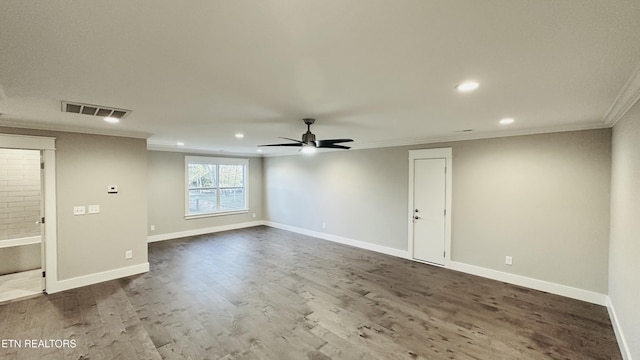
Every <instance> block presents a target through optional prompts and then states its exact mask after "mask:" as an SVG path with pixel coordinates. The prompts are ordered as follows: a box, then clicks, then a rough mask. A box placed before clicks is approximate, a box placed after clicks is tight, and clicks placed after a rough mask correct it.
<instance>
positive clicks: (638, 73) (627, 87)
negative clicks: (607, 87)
mask: <svg viewBox="0 0 640 360" xmlns="http://www.w3.org/2000/svg"><path fill="white" fill-rule="evenodd" d="M639 99H640V65H639V66H638V67H637V68H636V69H635V70H634V71H633V73H632V74H631V77H630V78H629V80H627V83H626V84H624V86H623V87H622V90H621V91H620V93H619V94H618V96H617V97H616V99H615V100H614V101H613V104H611V107H610V108H609V110H608V111H607V113H606V114H605V116H604V118H603V119H602V121H603V122H604V123H605V124H606V125H607V126H608V127H613V126H614V125H615V124H616V123H618V121H620V119H622V117H623V116H624V114H626V113H627V111H629V109H631V107H632V106H633V105H634V104H635V103H636V102H637V101H638V100H639Z"/></svg>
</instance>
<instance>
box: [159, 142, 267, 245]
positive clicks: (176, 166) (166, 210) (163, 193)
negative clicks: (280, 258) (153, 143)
mask: <svg viewBox="0 0 640 360" xmlns="http://www.w3.org/2000/svg"><path fill="white" fill-rule="evenodd" d="M186 155H198V156H209V155H202V154H185V153H176V152H166V151H149V152H148V169H149V183H148V195H149V225H155V227H156V230H155V231H151V230H148V232H147V233H148V235H162V234H170V233H176V232H182V231H188V230H196V229H204V228H210V227H215V226H222V225H230V224H237V223H243V222H250V221H255V220H262V219H263V217H262V212H263V211H262V158H258V157H253V158H249V212H248V213H246V214H236V215H221V216H212V217H205V218H198V219H189V220H186V219H185V218H184V214H185V209H184V196H185V191H184V179H185V174H184V157H185V156H186ZM210 156H214V157H220V156H218V155H210ZM254 213H255V214H256V217H255V218H253V217H252V215H253V214H254Z"/></svg>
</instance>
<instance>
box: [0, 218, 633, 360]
mask: <svg viewBox="0 0 640 360" xmlns="http://www.w3.org/2000/svg"><path fill="white" fill-rule="evenodd" d="M149 262H150V265H151V271H150V272H149V273H146V274H141V275H138V276H133V277H128V278H124V279H120V280H117V281H109V282H105V283H101V284H96V285H91V286H86V287H82V288H79V289H74V290H70V291H65V292H63V293H59V294H53V295H42V296H39V297H36V298H31V299H27V300H23V301H18V302H12V303H6V304H2V305H0V324H1V326H0V338H1V339H14V338H17V339H51V338H53V339H57V338H59V339H67V340H71V339H73V340H75V341H76V343H77V346H76V347H75V348H64V349H55V348H47V349H24V348H22V349H16V348H4V349H0V358H2V359H161V358H162V359H222V360H256V359H277V360H282V359H311V360H327V359H341V360H342V359H346V360H351V359H353V360H356V359H358V360H360V359H367V360H383V359H435V360H438V359H464V360H467V359H491V360H493V359H615V360H617V359H621V355H620V352H619V350H618V346H617V343H616V339H615V335H614V333H613V329H612V327H611V322H610V320H609V316H608V313H607V310H606V309H605V308H604V307H602V306H597V305H593V304H589V303H585V302H581V301H576V300H572V299H568V298H565V297H561V296H557V295H552V294H548V293H544V292H540V291H535V290H531V289H526V288H522V287H518V286H513V285H509V284H505V283H501V282H496V281H492V280H488V279H483V278H479V277H475V276H472V275H468V274H463V273H459V272H454V271H450V270H446V269H443V268H439V267H433V266H429V265H425V264H420V263H416V262H411V261H408V260H405V259H399V258H394V257H391V256H386V255H382V254H378V253H374V252H370V251H366V250H362V249H357V248H353V247H349V246H344V245H341V244H336V243H332V242H327V241H324V240H319V239H314V238H311V237H308V236H303V235H299V234H294V233H291V232H287V231H283V230H279V229H273V228H267V227H263V226H259V227H253V228H247V229H241V230H234V231H227V232H221V233H216V234H210V235H200V236H194V237H188V238H183V239H176V240H173V241H164V242H159V243H153V244H150V245H149Z"/></svg>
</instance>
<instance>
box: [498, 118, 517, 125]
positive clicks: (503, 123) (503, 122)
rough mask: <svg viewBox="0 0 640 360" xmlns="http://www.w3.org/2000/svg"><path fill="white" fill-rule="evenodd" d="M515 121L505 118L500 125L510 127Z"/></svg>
mask: <svg viewBox="0 0 640 360" xmlns="http://www.w3.org/2000/svg"><path fill="white" fill-rule="evenodd" d="M514 121H515V120H513V118H504V119H502V120H500V125H509V124H513V122H514Z"/></svg>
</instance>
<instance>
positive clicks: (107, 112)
mask: <svg viewBox="0 0 640 360" xmlns="http://www.w3.org/2000/svg"><path fill="white" fill-rule="evenodd" d="M62 112H68V113H74V114H83V115H93V116H100V117H113V118H116V119H122V118H124V117H125V116H127V115H129V113H131V110H124V109H116V108H112V107H108V106H100V105H91V104H81V103H74V102H70V101H62Z"/></svg>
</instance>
